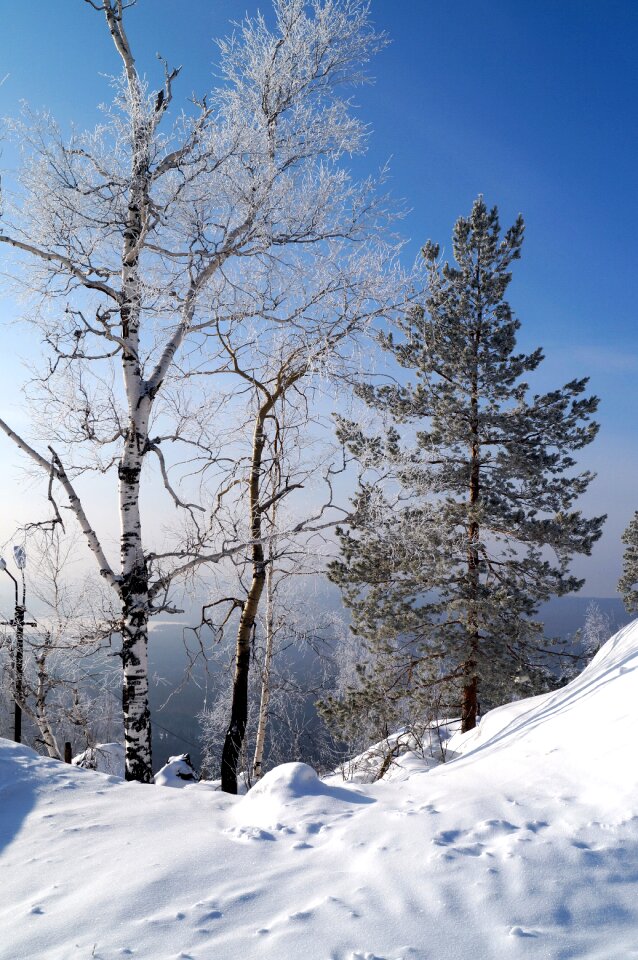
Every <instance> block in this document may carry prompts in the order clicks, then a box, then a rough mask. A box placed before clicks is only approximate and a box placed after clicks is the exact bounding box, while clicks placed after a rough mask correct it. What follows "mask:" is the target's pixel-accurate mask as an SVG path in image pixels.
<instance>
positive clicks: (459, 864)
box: [0, 624, 638, 960]
mask: <svg viewBox="0 0 638 960" xmlns="http://www.w3.org/2000/svg"><path fill="white" fill-rule="evenodd" d="M636 703H638V624H634V625H631V626H629V627H627V628H625V629H624V630H622V631H620V633H618V634H616V636H615V637H612V639H611V640H610V641H609V642H608V644H606V645H605V647H603V649H602V650H601V651H600V652H599V654H598V655H597V656H596V658H595V660H594V661H593V662H592V664H590V666H589V667H588V668H587V670H585V672H584V673H583V674H582V675H581V676H580V677H578V678H577V679H576V680H574V681H573V682H572V683H571V684H570V685H569V686H568V687H565V688H564V689H563V690H560V691H557V692H555V693H552V694H548V695H545V696H543V697H537V698H534V699H533V700H527V701H521V702H518V703H516V704H510V705H508V706H506V707H501V708H500V709H499V710H495V711H493V713H491V714H488V715H487V716H486V717H485V718H484V720H483V722H482V723H481V726H480V728H479V729H478V730H477V731H472V733H470V734H466V735H464V736H463V737H461V736H460V735H456V736H455V737H454V738H453V740H452V741H451V742H450V746H451V747H453V748H454V750H455V759H453V760H452V761H451V762H447V763H445V764H442V765H441V766H438V767H436V768H435V769H432V770H430V771H427V770H425V769H423V768H422V767H421V768H420V769H418V770H417V769H416V768H415V769H414V770H409V769H407V768H406V769H404V771H403V774H404V775H402V779H397V780H390V781H388V782H384V781H381V782H377V783H372V784H357V785H350V784H343V783H341V784H338V783H336V782H335V781H334V780H331V781H330V782H329V783H324V782H322V781H320V780H319V779H318V778H317V776H316V775H315V774H314V772H313V771H312V770H311V769H310V768H308V767H305V766H304V765H303V764H285V765H283V766H282V767H280V768H277V769H276V770H274V771H272V772H271V773H269V774H267V775H266V776H265V777H264V778H263V780H262V781H261V782H260V783H259V784H258V785H257V786H256V787H255V788H254V789H253V790H252V791H251V792H250V793H249V794H248V795H247V796H245V797H229V796H226V795H223V794H220V793H219V792H216V791H214V790H212V789H210V790H208V789H203V788H202V787H201V786H198V787H197V788H192V789H188V790H156V789H154V788H152V787H144V786H141V785H139V784H130V783H125V782H124V781H120V780H117V779H116V778H115V777H113V776H111V777H105V776H97V775H96V774H95V773H93V772H91V771H88V770H82V769H78V768H77V767H71V766H69V765H65V764H61V763H57V762H56V761H53V760H49V759H46V758H43V757H38V756H36V755H35V754H34V753H32V752H31V751H29V750H27V749H25V748H23V747H19V746H17V745H15V744H11V743H8V742H6V741H3V742H1V743H0V809H1V810H2V817H1V818H0V869H1V871H2V873H1V875H2V899H1V902H0V929H1V930H2V936H1V937H0V960H75V958H77V960H88V958H91V957H93V958H95V960H116V958H118V960H121V958H122V957H127V956H130V957H134V958H135V960H169V958H170V960H177V958H182V960H186V958H191V960H209V958H211V957H215V958H217V960H236V958H239V957H241V958H242V960H282V958H286V960H288V958H290V960H298V958H303V960H328V958H330V960H519V958H521V960H528V958H529V960H541V958H542V960H570V958H571V960H631V958H636V960H638V866H637V864H638V764H636V762H635V760H634V753H635V749H634V743H633V741H634V726H635V724H634V714H635V711H636Z"/></svg>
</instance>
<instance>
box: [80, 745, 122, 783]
mask: <svg viewBox="0 0 638 960" xmlns="http://www.w3.org/2000/svg"><path fill="white" fill-rule="evenodd" d="M71 763H72V764H74V766H76V767H82V768H83V769H84V770H97V771H98V772H99V773H110V774H112V775H113V776H115V777H119V778H120V779H121V780H123V779H124V744H123V743H98V744H96V745H95V746H94V747H87V749H86V750H84V752H83V753H79V754H78V755H77V757H73V759H72V760H71Z"/></svg>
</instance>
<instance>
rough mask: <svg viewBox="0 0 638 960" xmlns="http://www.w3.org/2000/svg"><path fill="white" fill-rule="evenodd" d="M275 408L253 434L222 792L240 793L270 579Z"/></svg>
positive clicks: (262, 414) (263, 410)
mask: <svg viewBox="0 0 638 960" xmlns="http://www.w3.org/2000/svg"><path fill="white" fill-rule="evenodd" d="M271 407H272V399H269V400H268V401H267V402H266V403H265V404H263V405H262V406H261V407H260V409H259V411H258V414H257V419H256V421H255V429H254V432H253V447H252V457H251V465H250V480H249V497H250V535H251V538H252V540H253V546H252V580H251V584H250V589H249V591H248V596H247V597H246V600H245V602H244V604H243V607H242V612H241V617H240V620H239V628H238V630H237V646H236V652H235V677H234V680H233V698H232V705H231V715H230V724H229V726H228V730H227V731H226V737H225V738H224V747H223V750H222V771H221V773H222V790H223V791H224V792H225V793H237V764H238V761H239V757H240V754H241V750H242V747H243V744H244V737H245V735H246V724H247V722H248V673H249V669H250V643H251V640H252V636H253V631H254V628H255V620H256V617H257V610H258V609H259V601H260V600H261V595H262V593H263V590H264V584H265V580H266V564H265V559H264V547H263V544H262V543H261V508H260V505H259V494H260V479H261V466H262V457H263V452H264V444H265V442H266V435H265V432H264V421H265V419H266V416H267V414H268V413H269V412H270V409H271Z"/></svg>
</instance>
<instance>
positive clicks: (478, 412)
mask: <svg viewBox="0 0 638 960" xmlns="http://www.w3.org/2000/svg"><path fill="white" fill-rule="evenodd" d="M523 232H524V224H523V220H522V218H521V217H519V218H518V219H517V220H516V222H515V223H514V225H513V226H512V227H511V228H510V229H509V230H507V232H506V233H505V234H504V235H503V236H502V237H501V230H500V225H499V219H498V211H497V209H496V208H494V209H492V210H488V209H487V207H486V205H485V203H484V201H483V198H482V197H479V198H478V199H477V200H476V201H475V203H474V205H473V207H472V211H471V213H470V216H469V217H467V218H460V219H459V220H458V221H457V223H456V225H455V227H454V232H453V252H454V260H455V263H452V264H450V263H447V262H445V263H441V262H440V259H439V247H438V245H436V244H434V243H432V242H430V241H428V243H427V244H426V245H425V247H424V249H423V257H424V261H425V267H426V271H427V280H428V284H427V295H426V297H425V300H424V304H423V306H422V307H420V308H418V309H415V310H412V311H411V312H410V313H409V314H407V315H406V316H405V317H404V319H403V320H402V321H401V322H400V323H399V325H398V329H397V330H396V331H395V332H391V333H388V334H387V335H384V336H382V338H381V340H382V344H383V346H384V348H385V349H386V350H387V351H389V353H391V354H392V355H393V357H394V358H395V360H396V361H397V362H398V363H399V364H400V365H401V366H402V367H404V368H405V369H406V370H409V371H411V373H412V374H413V376H415V377H416V381H415V382H414V383H412V384H408V385H407V386H396V385H392V386H382V387H375V386H372V385H369V384H367V385H365V386H363V387H362V388H361V389H360V394H361V395H362V397H363V398H364V399H365V401H366V402H367V403H368V404H369V405H370V406H371V407H373V408H375V409H376V410H378V411H382V412H383V414H384V416H385V417H386V418H388V417H390V418H391V419H392V420H394V422H395V423H396V424H400V423H408V424H410V423H412V424H415V425H416V428H417V433H416V444H415V449H414V450H412V452H404V453H401V451H400V449H399V446H400V445H399V440H398V434H397V432H396V428H394V427H393V428H392V431H391V434H390V436H389V439H388V438H386V440H383V439H382V438H378V437H377V438H368V437H366V436H364V434H363V432H362V430H361V428H360V427H359V426H358V425H356V424H354V423H351V422H347V421H345V420H341V421H340V423H339V430H340V433H341V436H342V438H343V440H344V441H345V442H346V444H347V445H348V447H349V448H350V450H351V452H352V453H353V454H354V455H355V456H356V457H357V458H358V459H359V461H360V462H361V463H362V465H363V466H364V467H365V469H366V470H368V471H369V470H370V469H371V468H372V469H373V470H375V469H376V470H377V471H379V472H380V474H383V476H384V477H386V478H387V477H389V476H392V478H393V479H394V481H395V483H396V489H397V490H398V504H397V505H395V508H394V510H393V511H390V510H389V502H388V500H387V498H384V497H383V496H382V495H380V494H379V495H378V496H377V497H376V500H375V497H374V496H371V487H370V486H369V484H370V480H367V481H364V483H363V485H362V487H361V490H360V496H359V499H358V501H357V510H356V511H355V517H354V520H353V523H352V525H351V527H350V528H349V529H348V530H342V531H340V537H341V542H342V554H341V558H340V559H339V560H337V561H335V563H333V565H332V567H331V573H330V575H331V577H332V579H333V580H334V581H335V582H336V583H338V584H340V586H341V587H342V589H343V591H344V598H345V602H346V604H347V605H348V606H349V607H350V609H351V612H352V617H353V629H354V630H355V631H358V632H361V633H363V635H364V638H365V641H366V646H367V649H368V650H369V653H370V660H369V663H368V664H363V665H362V668H361V674H362V682H361V686H360V688H359V689H356V690H355V689H351V690H350V691H349V694H348V697H349V698H350V702H349V703H348V702H347V701H348V697H346V698H345V700H344V699H342V700H341V702H340V703H339V702H338V701H337V698H334V699H333V700H332V702H330V703H328V704H327V705H324V711H325V712H326V713H327V715H328V718H329V719H330V718H332V719H333V720H334V719H336V720H337V723H338V722H339V720H341V721H342V722H343V721H344V719H345V714H344V710H345V709H346V708H347V707H350V708H352V707H353V705H354V700H356V699H357V698H358V703H359V705H360V706H361V707H364V706H365V704H366V701H367V700H368V701H369V698H370V696H371V691H372V689H373V688H374V684H375V682H376V681H378V680H380V679H383V680H384V683H385V686H386V688H387V689H388V690H391V689H394V690H395V691H396V689H397V688H396V686H394V687H393V683H394V682H395V681H396V683H397V684H398V686H399V687H401V681H400V680H399V678H400V677H401V676H402V677H403V683H404V686H403V691H404V694H405V696H412V695H414V694H415V693H416V692H417V691H421V695H423V692H424V691H428V690H429V691H430V695H432V694H433V691H434V690H437V689H438V690H443V689H445V690H446V693H445V694H444V697H445V698H448V700H449V698H450V696H452V697H453V698H455V702H456V703H457V704H460V712H461V718H462V728H463V730H469V729H471V728H472V727H474V726H475V724H476V718H477V713H478V711H479V696H480V697H481V700H482V701H483V703H490V704H495V703H498V702H502V700H503V699H505V698H507V697H508V696H511V695H512V692H513V691H514V690H518V691H519V692H520V693H521V694H525V693H527V692H529V691H530V690H531V689H533V688H536V689H538V686H539V684H540V685H543V684H546V683H547V676H548V672H547V669H546V667H545V666H544V663H543V658H544V650H545V647H546V643H547V642H546V641H544V639H543V628H542V624H540V623H538V622H536V621H535V620H534V616H535V614H536V612H537V610H538V607H539V605H540V603H542V602H543V601H545V600H547V599H548V598H549V597H551V596H560V595H563V594H566V593H569V592H571V591H574V590H577V589H579V587H580V586H581V585H582V581H580V580H578V579H577V578H575V577H574V576H572V575H571V574H570V572H569V564H570V560H571V558H572V556H573V555H574V554H589V553H590V551H591V548H592V545H593V543H594V542H595V541H596V540H597V539H598V538H599V536H600V534H601V528H602V524H603V522H604V519H605V518H604V517H593V518H590V519H588V518H586V517H583V516H582V514H581V512H580V511H579V510H577V509H575V506H574V505H575V502H576V500H577V499H578V497H579V496H580V495H581V494H582V493H583V492H584V491H585V489H586V488H587V486H588V484H589V482H590V481H591V479H592V476H593V475H592V474H591V473H589V472H587V471H586V472H581V473H579V472H577V471H575V470H574V468H575V467H576V462H575V460H574V458H573V456H572V453H573V452H574V451H577V450H580V449H581V448H583V447H585V446H586V445H587V444H589V443H590V442H591V441H592V440H593V439H594V437H595V435H596V432H597V429H598V426H597V424H596V423H594V422H592V420H591V417H592V415H593V414H594V412H595V410H596V407H597V403H598V401H597V398H595V397H590V396H585V395H584V391H585V387H586V384H587V380H586V379H581V380H571V381H570V382H569V383H567V384H565V386H563V387H562V388H559V389H557V390H553V391H551V392H549V393H544V394H535V395H534V394H532V395H530V390H529V387H528V384H527V383H526V382H525V380H524V379H523V378H524V377H525V376H526V375H527V374H529V373H532V372H533V371H534V370H536V368H537V367H538V366H539V364H540V363H541V361H542V359H543V354H542V351H541V350H540V349H538V350H535V351H534V352H533V353H530V354H524V353H519V352H517V351H516V334H517V331H518V329H519V327H520V323H519V321H518V320H517V319H516V317H515V316H514V314H513V312H512V310H511V308H510V306H509V304H508V303H507V301H506V300H505V293H506V291H507V287H508V285H509V283H510V280H511V272H510V267H511V264H512V262H513V261H514V260H517V259H518V258H519V257H520V251H521V246H522V242H523ZM366 483H367V484H368V486H366ZM386 487H387V485H386ZM384 500H385V506H384ZM372 501H375V506H374V508H373V507H372ZM401 503H403V504H404V506H401ZM391 512H392V513H394V516H395V520H394V524H395V525H394V527H393V521H392V520H391ZM392 531H394V532H392ZM388 548H389V549H388ZM384 683H381V685H380V686H381V689H382V688H383V686H384ZM405 684H407V686H405ZM515 684H516V685H517V686H515ZM381 699H382V701H383V702H385V704H386V709H387V708H388V707H389V704H390V702H391V698H389V694H388V693H387V691H385V692H383V693H381ZM376 700H377V702H378V701H379V696H378V695H377V697H376ZM451 702H452V700H450V703H451ZM340 711H341V715H340V716H339V713H340Z"/></svg>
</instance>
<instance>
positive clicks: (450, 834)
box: [432, 830, 463, 847]
mask: <svg viewBox="0 0 638 960" xmlns="http://www.w3.org/2000/svg"><path fill="white" fill-rule="evenodd" d="M462 836H463V831H462V830H441V832H440V833H438V834H437V835H436V837H433V838H432V843H436V845H437V846H439V847H447V846H449V844H451V843H454V842H455V841H456V840H459V839H460V838H461V837H462Z"/></svg>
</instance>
